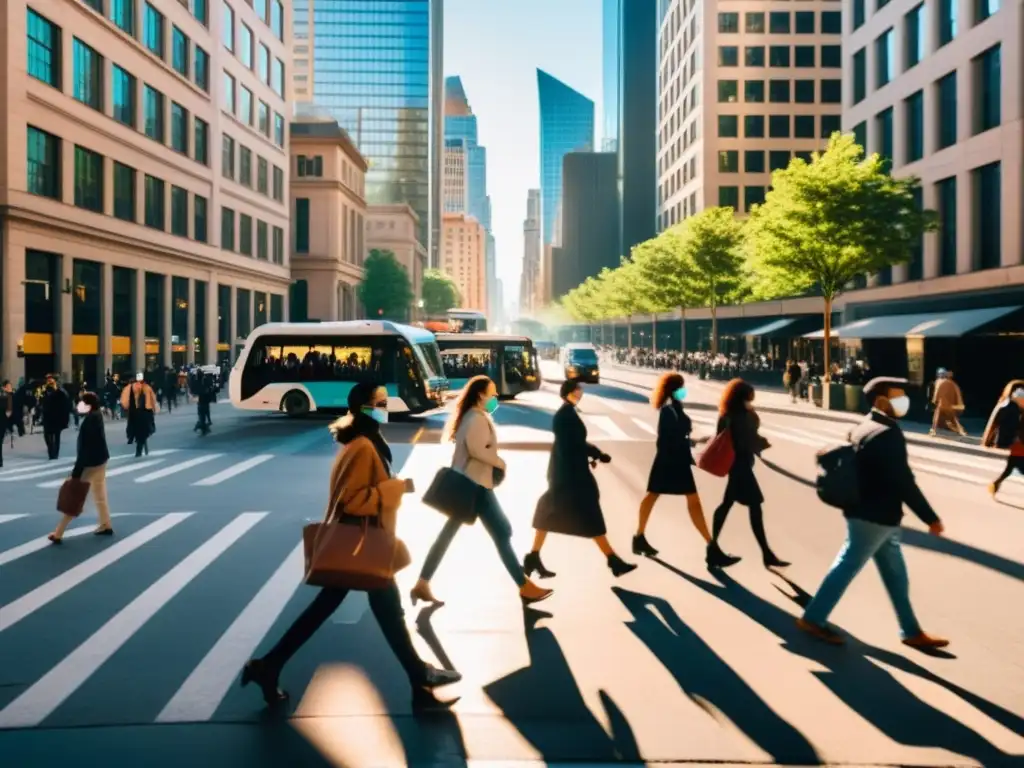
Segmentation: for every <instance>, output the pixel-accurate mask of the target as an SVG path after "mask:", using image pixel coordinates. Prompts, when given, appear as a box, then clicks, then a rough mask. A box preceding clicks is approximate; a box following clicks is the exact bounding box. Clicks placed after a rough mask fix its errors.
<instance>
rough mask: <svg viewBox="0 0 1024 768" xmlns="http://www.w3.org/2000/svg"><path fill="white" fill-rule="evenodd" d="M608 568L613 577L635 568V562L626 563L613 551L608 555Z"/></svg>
mask: <svg viewBox="0 0 1024 768" xmlns="http://www.w3.org/2000/svg"><path fill="white" fill-rule="evenodd" d="M608 568H609V570H611V572H612V575H613V576H614V577H615V578H618V577H619V576H625V575H626V574H627V573H629V572H630V571H635V570H636V563H627V562H626V561H625V560H623V559H622V558H621V557H619V556H618V555H616V554H615V553H614V552H613V553H612V554H610V555H608Z"/></svg>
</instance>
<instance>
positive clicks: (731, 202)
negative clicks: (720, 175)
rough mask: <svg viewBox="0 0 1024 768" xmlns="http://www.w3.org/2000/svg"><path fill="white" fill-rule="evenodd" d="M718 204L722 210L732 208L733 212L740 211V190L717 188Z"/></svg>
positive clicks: (737, 188)
mask: <svg viewBox="0 0 1024 768" xmlns="http://www.w3.org/2000/svg"><path fill="white" fill-rule="evenodd" d="M718 204H719V205H720V206H722V207H723V208H732V209H733V210H734V211H738V210H739V209H740V188H739V187H719V188H718Z"/></svg>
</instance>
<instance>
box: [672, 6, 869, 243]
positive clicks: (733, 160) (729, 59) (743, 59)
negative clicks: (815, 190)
mask: <svg viewBox="0 0 1024 768" xmlns="http://www.w3.org/2000/svg"><path fill="white" fill-rule="evenodd" d="M872 1H873V0H872ZM841 15H842V14H841V3H840V2H838V0H805V1H804V2H800V3H790V2H777V1H776V2H769V3H765V2H764V0H719V2H716V3H701V2H696V0H663V2H662V16H661V21H660V28H659V34H658V50H659V66H658V94H659V103H658V160H657V162H658V214H659V215H658V228H659V230H662V229H666V228H668V227H671V226H672V225H674V224H678V223H679V222H681V221H682V220H683V219H685V218H686V217H687V216H689V215H691V214H693V213H695V212H697V211H699V210H702V209H703V208H706V207H711V206H716V205H723V206H729V207H732V208H734V209H735V210H736V212H737V213H746V212H747V211H749V210H750V208H751V206H753V205H755V204H757V203H760V202H762V201H763V200H764V195H765V191H766V189H767V188H768V185H769V184H770V183H771V172H772V171H774V170H776V169H778V168H784V167H786V165H788V163H789V161H790V159H791V158H792V157H794V156H802V157H809V156H810V154H811V153H812V152H813V151H815V150H818V149H821V148H823V147H824V146H825V144H826V143H827V141H828V138H829V136H831V134H832V133H833V132H834V131H838V130H839V129H840V122H841V118H840V112H841V110H842V90H843V89H842V80H841V75H842V57H843V54H842V48H841V42H842V22H841Z"/></svg>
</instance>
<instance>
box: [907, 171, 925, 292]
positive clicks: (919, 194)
mask: <svg viewBox="0 0 1024 768" xmlns="http://www.w3.org/2000/svg"><path fill="white" fill-rule="evenodd" d="M911 194H912V195H913V196H914V206H915V207H916V208H917V210H919V211H920V210H921V208H923V207H924V190H922V189H921V187H919V186H918V187H914V189H913V191H912V192H911ZM910 254H911V256H910V261H909V262H908V263H907V279H908V280H920V279H921V278H923V277H924V234H922V235H921V236H920V237H918V238H917V241H916V242H915V243H914V244H913V245H912V246H910Z"/></svg>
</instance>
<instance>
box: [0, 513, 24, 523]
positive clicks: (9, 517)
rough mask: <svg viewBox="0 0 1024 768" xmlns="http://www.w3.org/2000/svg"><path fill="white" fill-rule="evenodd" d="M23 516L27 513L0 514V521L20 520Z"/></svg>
mask: <svg viewBox="0 0 1024 768" xmlns="http://www.w3.org/2000/svg"><path fill="white" fill-rule="evenodd" d="M23 517H28V515H27V514H25V515H0V523H9V522H11V521H12V520H21V518H23Z"/></svg>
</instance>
